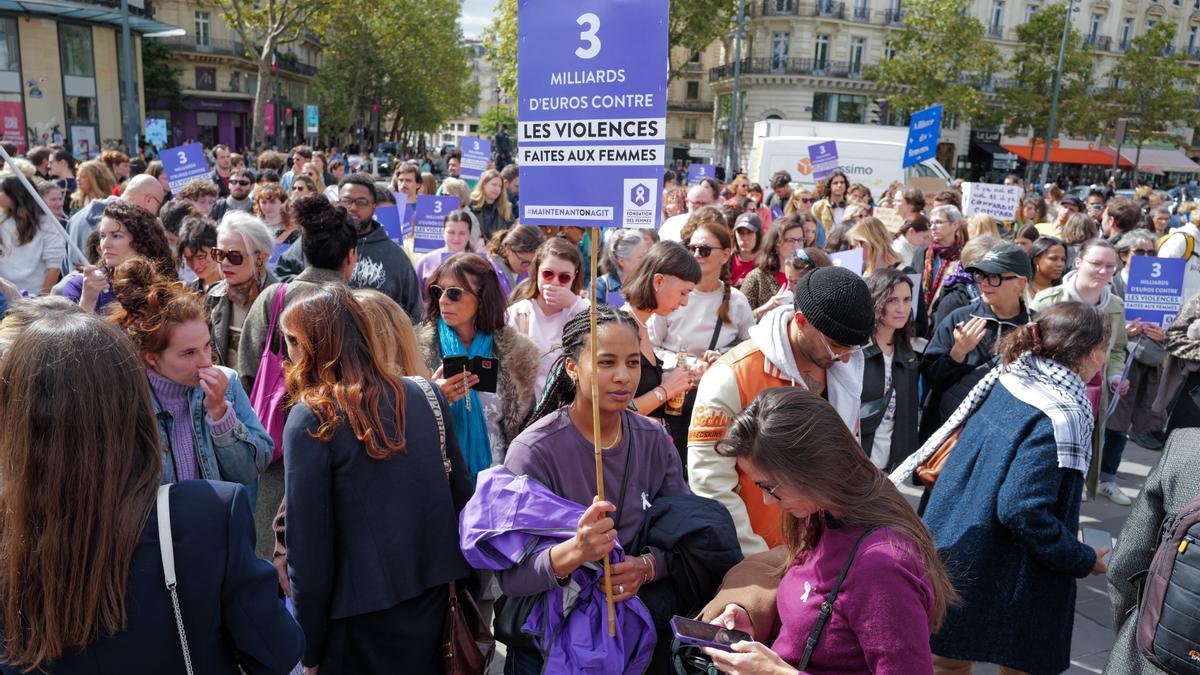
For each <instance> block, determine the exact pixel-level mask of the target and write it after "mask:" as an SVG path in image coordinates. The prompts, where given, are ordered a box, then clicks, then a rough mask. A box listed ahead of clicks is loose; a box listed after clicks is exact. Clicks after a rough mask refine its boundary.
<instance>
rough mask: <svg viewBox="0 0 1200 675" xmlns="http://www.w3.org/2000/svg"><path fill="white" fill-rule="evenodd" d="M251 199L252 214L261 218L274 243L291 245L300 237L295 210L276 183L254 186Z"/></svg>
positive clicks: (285, 193)
mask: <svg viewBox="0 0 1200 675" xmlns="http://www.w3.org/2000/svg"><path fill="white" fill-rule="evenodd" d="M251 199H252V200H253V201H254V215H256V216H258V217H259V218H262V219H263V222H264V223H266V224H267V227H268V228H270V229H271V233H272V234H273V235H274V236H275V243H276V244H288V245H291V244H293V243H295V241H296V240H297V239H299V238H300V230H299V229H297V228H296V214H295V211H293V210H292V205H291V203H290V202H289V201H288V197H287V192H285V191H284V190H283V188H281V187H279V184H278V183H264V184H263V185H259V186H258V187H256V188H254V195H253V196H252V197H251ZM274 257H276V256H272V258H274Z"/></svg>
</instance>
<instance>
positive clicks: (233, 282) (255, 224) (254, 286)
mask: <svg viewBox="0 0 1200 675" xmlns="http://www.w3.org/2000/svg"><path fill="white" fill-rule="evenodd" d="M274 250H275V238H274V237H273V236H272V235H271V230H270V229H268V228H267V225H266V223H264V222H263V221H262V220H261V219H259V218H257V217H255V216H252V215H250V214H249V213H243V212H241V211H232V212H230V213H227V214H225V218H224V219H223V220H222V221H221V224H220V226H218V227H217V247H216V248H214V249H212V251H211V253H210V255H211V256H212V259H213V261H214V262H216V263H219V264H220V265H221V276H222V277H224V278H223V279H222V280H221V281H219V282H217V283H215V284H213V285H212V286H211V287H210V288H209V289H208V293H206V294H205V297H204V308H205V310H207V312H208V330H209V333H210V335H211V336H212V346H213V356H214V359H215V360H217V361H218V362H219V363H220V364H222V365H225V366H228V367H230V368H235V367H237V353H238V343H239V342H240V340H241V337H242V323H243V322H245V320H246V315H247V314H249V312H250V306H251V305H252V304H254V300H255V298H257V297H258V294H259V292H260V291H262V289H264V288H266V287H267V286H270V285H271V284H273V283H275V282H276V281H277V280H276V279H275V275H273V274H272V273H271V269H270V266H269V265H267V259H268V258H270V257H271V253H272V251H274Z"/></svg>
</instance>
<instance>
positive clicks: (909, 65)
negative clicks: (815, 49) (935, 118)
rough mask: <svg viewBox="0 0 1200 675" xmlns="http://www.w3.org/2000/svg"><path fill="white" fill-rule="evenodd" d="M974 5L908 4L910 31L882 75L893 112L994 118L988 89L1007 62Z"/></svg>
mask: <svg viewBox="0 0 1200 675" xmlns="http://www.w3.org/2000/svg"><path fill="white" fill-rule="evenodd" d="M969 6H970V2H969V1H968V0H907V1H906V2H905V3H904V7H905V9H906V11H907V12H908V13H907V14H906V15H905V17H904V29H903V30H902V31H901V32H900V34H899V35H898V36H897V37H896V38H895V39H894V40H893V41H892V46H893V47H894V48H895V49H896V55H895V56H894V57H893V58H891V59H886V60H884V61H881V62H880V64H879V66H878V68H877V71H876V76H877V77H878V80H879V85H880V87H881V88H883V89H884V91H886V92H887V96H888V101H889V103H890V105H891V109H892V110H893V111H895V112H900V113H905V114H908V113H913V112H915V111H917V110H921V109H923V108H927V107H929V106H931V105H933V104H935V103H941V104H942V109H943V114H944V115H945V116H946V117H952V118H957V119H959V120H960V121H966V122H977V121H979V120H983V119H985V118H987V117H988V116H989V114H990V113H991V111H990V110H989V104H988V101H987V97H986V95H985V94H984V92H983V90H984V89H985V88H986V85H987V83H988V82H989V80H990V78H991V76H992V74H993V73H995V72H996V71H997V70H998V69H999V65H1000V62H1001V59H1000V55H999V52H997V51H996V48H995V47H993V46H992V45H990V44H988V43H987V42H986V41H985V40H984V35H985V31H984V28H983V24H981V23H980V22H979V20H978V19H976V18H975V17H973V16H971V15H970V14H969V13H968V12H967V9H968V8H969Z"/></svg>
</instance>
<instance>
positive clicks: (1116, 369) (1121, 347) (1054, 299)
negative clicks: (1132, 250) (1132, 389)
mask: <svg viewBox="0 0 1200 675" xmlns="http://www.w3.org/2000/svg"><path fill="white" fill-rule="evenodd" d="M1072 299H1073V298H1072V297H1071V294H1070V292H1069V291H1068V290H1067V285H1066V283H1065V282H1064V283H1063V284H1062V285H1059V286H1051V287H1050V288H1046V289H1043V290H1042V292H1040V293H1038V294H1037V296H1035V297H1034V298H1033V302H1032V303H1030V305H1029V306H1030V308H1031V309H1033V310H1034V311H1035V312H1039V313H1041V312H1044V311H1046V310H1047V309H1050V307H1052V306H1053V305H1057V304H1058V303H1060V302H1068V301H1070V300H1072ZM1104 313H1105V314H1107V315H1108V321H1109V324H1110V326H1109V328H1110V335H1109V337H1108V366H1107V367H1106V368H1105V374H1106V379H1112V378H1114V377H1118V376H1120V375H1121V373H1123V372H1124V371H1125V357H1126V356H1127V354H1126V348H1127V347H1128V344H1129V338H1127V337H1126V336H1125V301H1123V300H1121V298H1120V297H1118V296H1117V294H1116V293H1113V292H1111V291H1110V292H1109V294H1108V304H1107V305H1105V306H1104ZM1107 393H1108V388H1107V387H1106V388H1105V394H1106V396H1105V399H1107V398H1108V397H1107Z"/></svg>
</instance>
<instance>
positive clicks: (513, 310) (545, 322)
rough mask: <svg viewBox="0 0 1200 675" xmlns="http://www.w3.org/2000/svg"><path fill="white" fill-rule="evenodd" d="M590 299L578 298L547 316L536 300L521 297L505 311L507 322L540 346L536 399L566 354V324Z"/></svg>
mask: <svg viewBox="0 0 1200 675" xmlns="http://www.w3.org/2000/svg"><path fill="white" fill-rule="evenodd" d="M587 308H588V301H587V300H585V299H584V298H578V299H577V300H576V301H575V304H573V305H571V306H570V307H568V308H566V309H561V310H559V311H558V312H557V313H555V314H552V315H550V316H547V315H546V314H545V313H543V312H542V307H541V305H539V304H537V303H536V302H534V301H533V300H521V301H520V302H515V303H513V304H512V305H510V306H509V308H508V310H507V311H506V312H505V323H507V324H508V325H509V326H511V327H512V328H513V329H514V330H516V331H517V332H518V333H520V334H522V335H525V336H527V337H528V338H529V339H531V340H533V343H534V344H536V345H537V346H538V351H539V352H540V353H541V355H542V357H541V360H540V361H539V362H538V371H537V381H536V382H535V383H534V391H533V400H534V401H539V400H541V398H542V390H543V389H545V388H546V378H548V377H549V376H550V369H551V368H553V367H554V362H555V360H557V359H558V355H559V354H561V353H562V334H563V326H566V325H567V322H568V321H570V320H571V317H573V316H575V315H576V314H578V313H580V312H583V311H586V310H587Z"/></svg>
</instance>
